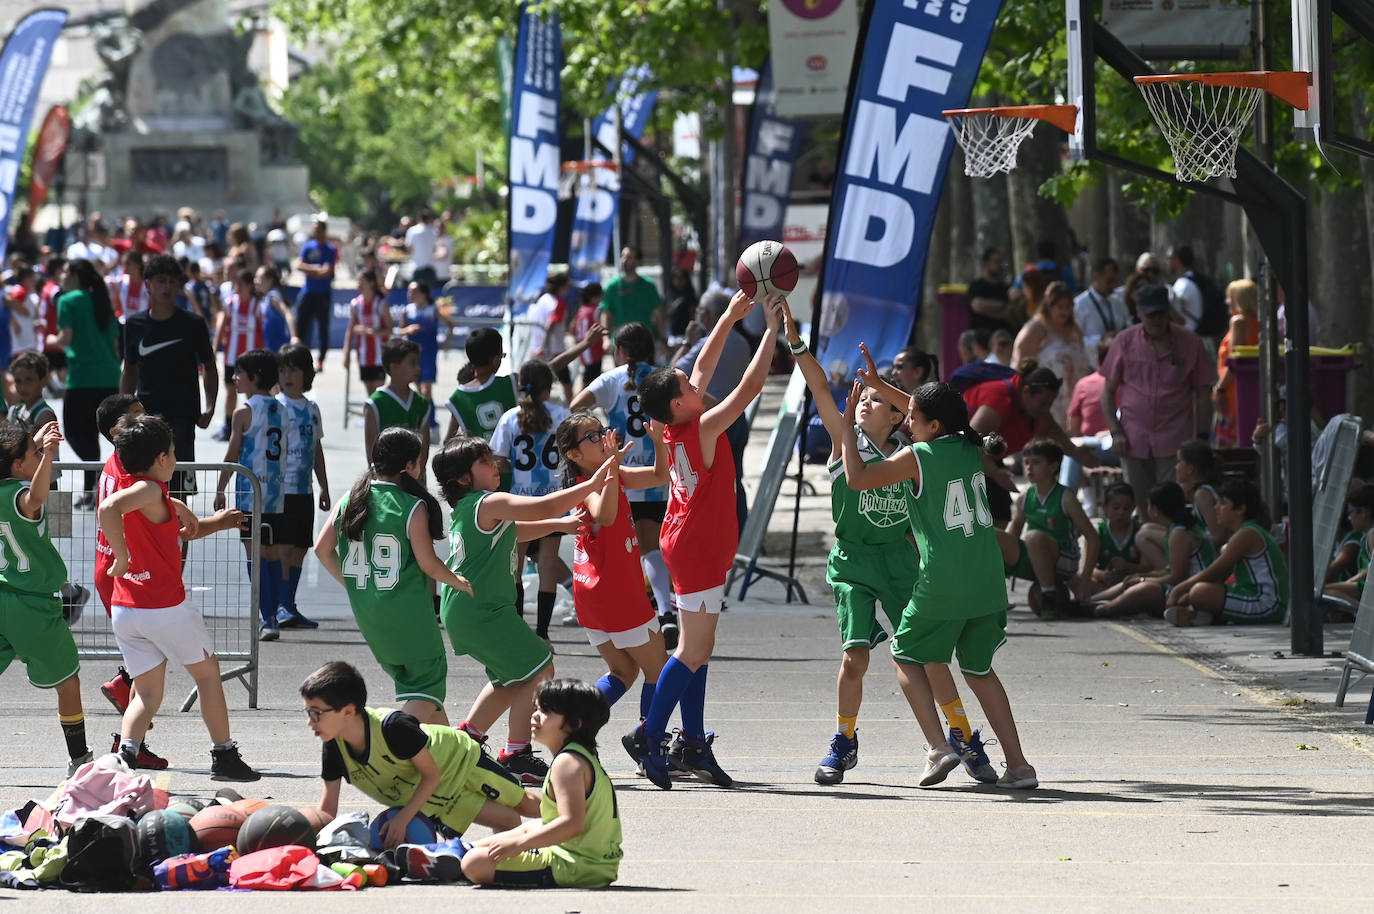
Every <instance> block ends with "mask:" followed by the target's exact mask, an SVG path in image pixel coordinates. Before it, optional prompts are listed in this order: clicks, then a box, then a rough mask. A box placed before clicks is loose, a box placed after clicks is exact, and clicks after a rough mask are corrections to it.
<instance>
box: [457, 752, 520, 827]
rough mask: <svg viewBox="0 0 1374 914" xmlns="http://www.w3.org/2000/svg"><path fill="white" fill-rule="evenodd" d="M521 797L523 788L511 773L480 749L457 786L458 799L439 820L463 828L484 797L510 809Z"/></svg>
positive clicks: (483, 801)
mask: <svg viewBox="0 0 1374 914" xmlns="http://www.w3.org/2000/svg"><path fill="white" fill-rule="evenodd" d="M524 799H525V788H524V787H522V786H520V781H519V780H518V779H517V778H516V777H515V775H513V774H511V773H510V772H509V771H507V770H506V768H505V766H503V765H501V764H500V763H498V762H497V761H495V760H494V759H493V758H492V757H491V756H489V755H487V754H486V753H480V754H479V755H478V756H477V763H476V764H474V765H473V766H472V771H470V772H468V776H467V778H465V779H464V780H463V784H462V786H461V787H459V789H458V799H457V800H455V801H454V803H453V805H452V806H450V807H449V808H448V811H447V812H445V813H444V814H443V815H441V816H440V817H439V820H440V821H441V822H443V823H444V824H445V825H447V826H448V827H449V828H451V829H453V830H454V831H459V832H465V831H467V830H468V827H469V826H470V825H472V823H473V820H475V819H476V818H477V814H478V813H479V812H481V811H482V806H483V805H484V804H485V803H486V802H487V801H488V800H490V801H491V802H493V803H496V804H498V805H500V806H509V807H510V808H511V809H514V808H515V807H517V806H519V805H520V803H521V802H522V801H523V800H524Z"/></svg>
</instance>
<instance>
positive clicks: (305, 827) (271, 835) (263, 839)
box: [234, 806, 317, 854]
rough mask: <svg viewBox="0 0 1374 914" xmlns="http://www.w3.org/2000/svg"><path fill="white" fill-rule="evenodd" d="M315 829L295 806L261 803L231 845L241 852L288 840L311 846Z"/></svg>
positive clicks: (258, 849)
mask: <svg viewBox="0 0 1374 914" xmlns="http://www.w3.org/2000/svg"><path fill="white" fill-rule="evenodd" d="M316 831H317V829H316V828H315V826H314V825H313V824H311V822H310V819H309V818H307V817H306V815H305V813H303V812H301V811H300V810H299V809H297V808H296V807H294V806H264V807H263V808H262V809H259V810H258V811H257V812H255V813H253V814H252V815H251V816H249V817H248V819H247V821H245V822H244V823H243V827H242V828H240V829H239V836H238V841H237V842H235V844H234V847H236V848H238V852H239V853H240V854H251V853H254V852H255V851H260V850H266V849H267V848H269V847H285V846H286V845H288V844H300V845H303V846H305V847H314V846H315V832H316Z"/></svg>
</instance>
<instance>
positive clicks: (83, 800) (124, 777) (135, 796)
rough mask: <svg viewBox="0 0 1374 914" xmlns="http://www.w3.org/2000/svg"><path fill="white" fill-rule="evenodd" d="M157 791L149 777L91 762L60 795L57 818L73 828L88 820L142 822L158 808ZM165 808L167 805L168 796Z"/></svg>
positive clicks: (63, 824)
mask: <svg viewBox="0 0 1374 914" xmlns="http://www.w3.org/2000/svg"><path fill="white" fill-rule="evenodd" d="M156 794H157V791H155V790H154V788H153V782H152V779H150V778H149V777H148V776H147V775H142V774H131V773H129V772H128V771H127V770H120V769H115V768H106V767H103V766H101V765H100V764H98V763H97V762H87V763H86V764H85V765H82V766H81V767H80V768H78V769H77V771H76V774H74V775H72V776H71V777H70V778H68V779H67V783H66V784H65V785H63V787H62V789H61V790H60V791H58V794H57V802H56V804H55V805H54V806H53V811H52V812H53V818H54V819H55V820H56V821H57V823H58V824H59V825H61V826H63V827H64V828H70V827H71V826H73V825H74V824H76V821H77V820H78V819H84V818H85V817H86V816H128V817H130V818H135V819H136V818H138V817H139V816H141V815H143V814H144V813H145V812H147V811H149V810H150V809H155V808H157V799H158V798H157V795H156ZM162 805H164V806H165V805H166V798H165V795H164V797H163V801H162Z"/></svg>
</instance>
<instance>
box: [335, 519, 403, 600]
mask: <svg viewBox="0 0 1374 914" xmlns="http://www.w3.org/2000/svg"><path fill="white" fill-rule="evenodd" d="M364 552H365V550H364V548H363V544H362V543H361V542H359V541H358V540H352V541H350V542H349V544H348V555H346V556H345V557H344V563H343V575H344V577H346V578H351V579H352V580H353V589H354V590H367V589H368V584H367V582H368V578H372V579H373V581H372V589H373V590H390V589H391V588H393V587H395V586H396V584H397V583H398V582H399V581H400V580H401V541H400V540H398V539H396V537H394V536H392V535H391V534H390V533H379V534H377V535H376V536H374V537H372V561H371V563H370V564H369V562H368V560H367V556H366V555H365V554H364Z"/></svg>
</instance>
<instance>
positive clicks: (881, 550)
mask: <svg viewBox="0 0 1374 914" xmlns="http://www.w3.org/2000/svg"><path fill="white" fill-rule="evenodd" d="M919 562H920V559H919V557H918V556H917V554H916V550H915V549H914V548H912V546H911V544H910V543H908V542H906V540H902V541H901V542H900V543H893V544H891V545H888V546H862V545H858V544H852V543H838V542H837V543H836V544H835V546H834V548H833V549H831V550H830V559H829V561H827V563H826V566H825V580H826V583H827V584H829V585H830V590H831V591H832V592H833V593H834V595H835V618H836V619H837V620H838V621H839V624H840V647H841V648H843V649H845V650H848V649H849V648H851V647H859V646H862V647H868V648H873V647H877V646H878V645H879V644H882V643H883V642H884V641H886V640H887V639H888V634H887V630H886V629H885V628H883V626H882V624H881V623H879V622H878V612H877V606H878V603H879V602H881V603H882V607H883V614H884V615H886V616H887V620H888V622H890V623H891V624H892V630H893V631H896V630H897V626H898V625H900V624H901V621H902V611H903V610H904V609H906V605H907V604H908V603H910V602H911V591H912V588H914V587H915V586H916V574H917V568H918V565H919Z"/></svg>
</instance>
